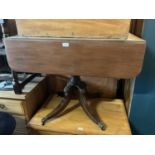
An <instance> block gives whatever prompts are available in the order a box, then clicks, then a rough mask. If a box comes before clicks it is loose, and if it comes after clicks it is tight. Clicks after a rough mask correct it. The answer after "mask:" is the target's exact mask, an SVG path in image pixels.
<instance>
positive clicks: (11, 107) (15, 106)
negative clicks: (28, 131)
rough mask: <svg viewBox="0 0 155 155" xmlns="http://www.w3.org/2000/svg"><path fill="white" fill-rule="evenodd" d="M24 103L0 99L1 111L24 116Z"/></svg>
mask: <svg viewBox="0 0 155 155" xmlns="http://www.w3.org/2000/svg"><path fill="white" fill-rule="evenodd" d="M23 103H24V101H22V100H12V99H0V111H3V112H8V113H12V114H19V115H24V110H23V108H22V104H23Z"/></svg>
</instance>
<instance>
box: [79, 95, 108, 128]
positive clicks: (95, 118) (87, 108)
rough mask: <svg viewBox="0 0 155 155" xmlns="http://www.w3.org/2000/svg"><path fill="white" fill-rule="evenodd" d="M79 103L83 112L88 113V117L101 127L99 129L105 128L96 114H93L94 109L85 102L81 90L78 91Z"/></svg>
mask: <svg viewBox="0 0 155 155" xmlns="http://www.w3.org/2000/svg"><path fill="white" fill-rule="evenodd" d="M80 104H81V106H82V108H83V110H84V112H85V113H86V114H87V115H88V117H89V118H90V119H91V120H92V121H93V122H94V123H96V124H97V125H98V126H99V127H100V128H101V130H105V128H106V126H105V124H104V123H103V122H102V120H101V119H100V118H99V116H98V115H95V114H94V111H93V110H92V109H91V108H90V106H89V105H88V103H87V100H86V97H85V95H84V94H83V93H81V92H80Z"/></svg>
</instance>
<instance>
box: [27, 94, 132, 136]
mask: <svg viewBox="0 0 155 155" xmlns="http://www.w3.org/2000/svg"><path fill="white" fill-rule="evenodd" d="M60 100H61V98H60V97H57V96H54V97H50V98H49V99H48V101H47V102H46V103H45V105H44V106H43V107H42V108H41V109H40V110H39V111H38V112H37V113H36V114H35V115H34V117H33V118H32V119H31V121H30V122H29V127H31V128H32V129H34V130H35V131H37V133H41V134H93V135H98V134H99V135H100V134H106V135H120V134H121V135H122V134H123V135H124V134H131V131H130V127H129V123H128V118H127V115H126V111H125V108H124V103H123V101H122V100H120V99H111V100H109V99H103V98H102V99H93V100H89V103H90V105H91V106H92V107H93V108H94V109H95V110H96V112H97V113H98V115H99V116H100V118H101V119H102V120H103V121H104V122H105V124H106V126H107V128H106V130H105V131H102V130H101V129H100V128H99V127H98V126H97V125H96V124H94V123H93V122H92V121H91V120H90V119H89V118H88V116H87V115H86V114H85V113H84V111H83V110H82V108H81V107H80V106H79V103H78V100H72V101H71V102H70V104H69V105H68V107H67V108H66V110H65V111H64V112H63V113H62V114H61V116H60V117H58V118H57V119H55V120H52V121H48V122H47V124H45V125H44V126H42V125H41V119H42V118H43V117H44V116H45V115H46V114H48V113H49V112H50V111H51V110H53V109H54V107H55V106H56V105H57V104H58V103H59V102H60Z"/></svg>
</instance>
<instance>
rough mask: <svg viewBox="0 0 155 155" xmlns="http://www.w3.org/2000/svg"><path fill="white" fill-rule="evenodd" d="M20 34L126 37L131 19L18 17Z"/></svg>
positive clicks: (17, 22)
mask: <svg viewBox="0 0 155 155" xmlns="http://www.w3.org/2000/svg"><path fill="white" fill-rule="evenodd" d="M16 25H17V29H18V35H21V36H52V37H86V38H117V39H126V38H127V35H128V32H129V27H130V19H97V20H95V19H94V20H92V19H64V20H62V19H46V20H45V19H17V20H16Z"/></svg>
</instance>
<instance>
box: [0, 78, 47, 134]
mask: <svg viewBox="0 0 155 155" xmlns="http://www.w3.org/2000/svg"><path fill="white" fill-rule="evenodd" d="M46 97H47V87H46V80H45V78H42V77H36V78H35V79H34V80H32V81H31V82H30V83H29V84H27V85H26V86H25V88H24V89H23V93H22V94H21V95H16V94H15V93H14V91H0V111H3V112H7V113H10V114H12V115H13V116H14V118H15V119H16V129H15V132H14V133H15V134H28V130H27V128H26V126H27V122H28V121H29V120H30V119H31V117H32V116H33V115H34V113H35V112H36V110H37V109H38V108H39V107H40V106H41V105H42V103H43V101H44V100H45V99H46Z"/></svg>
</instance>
